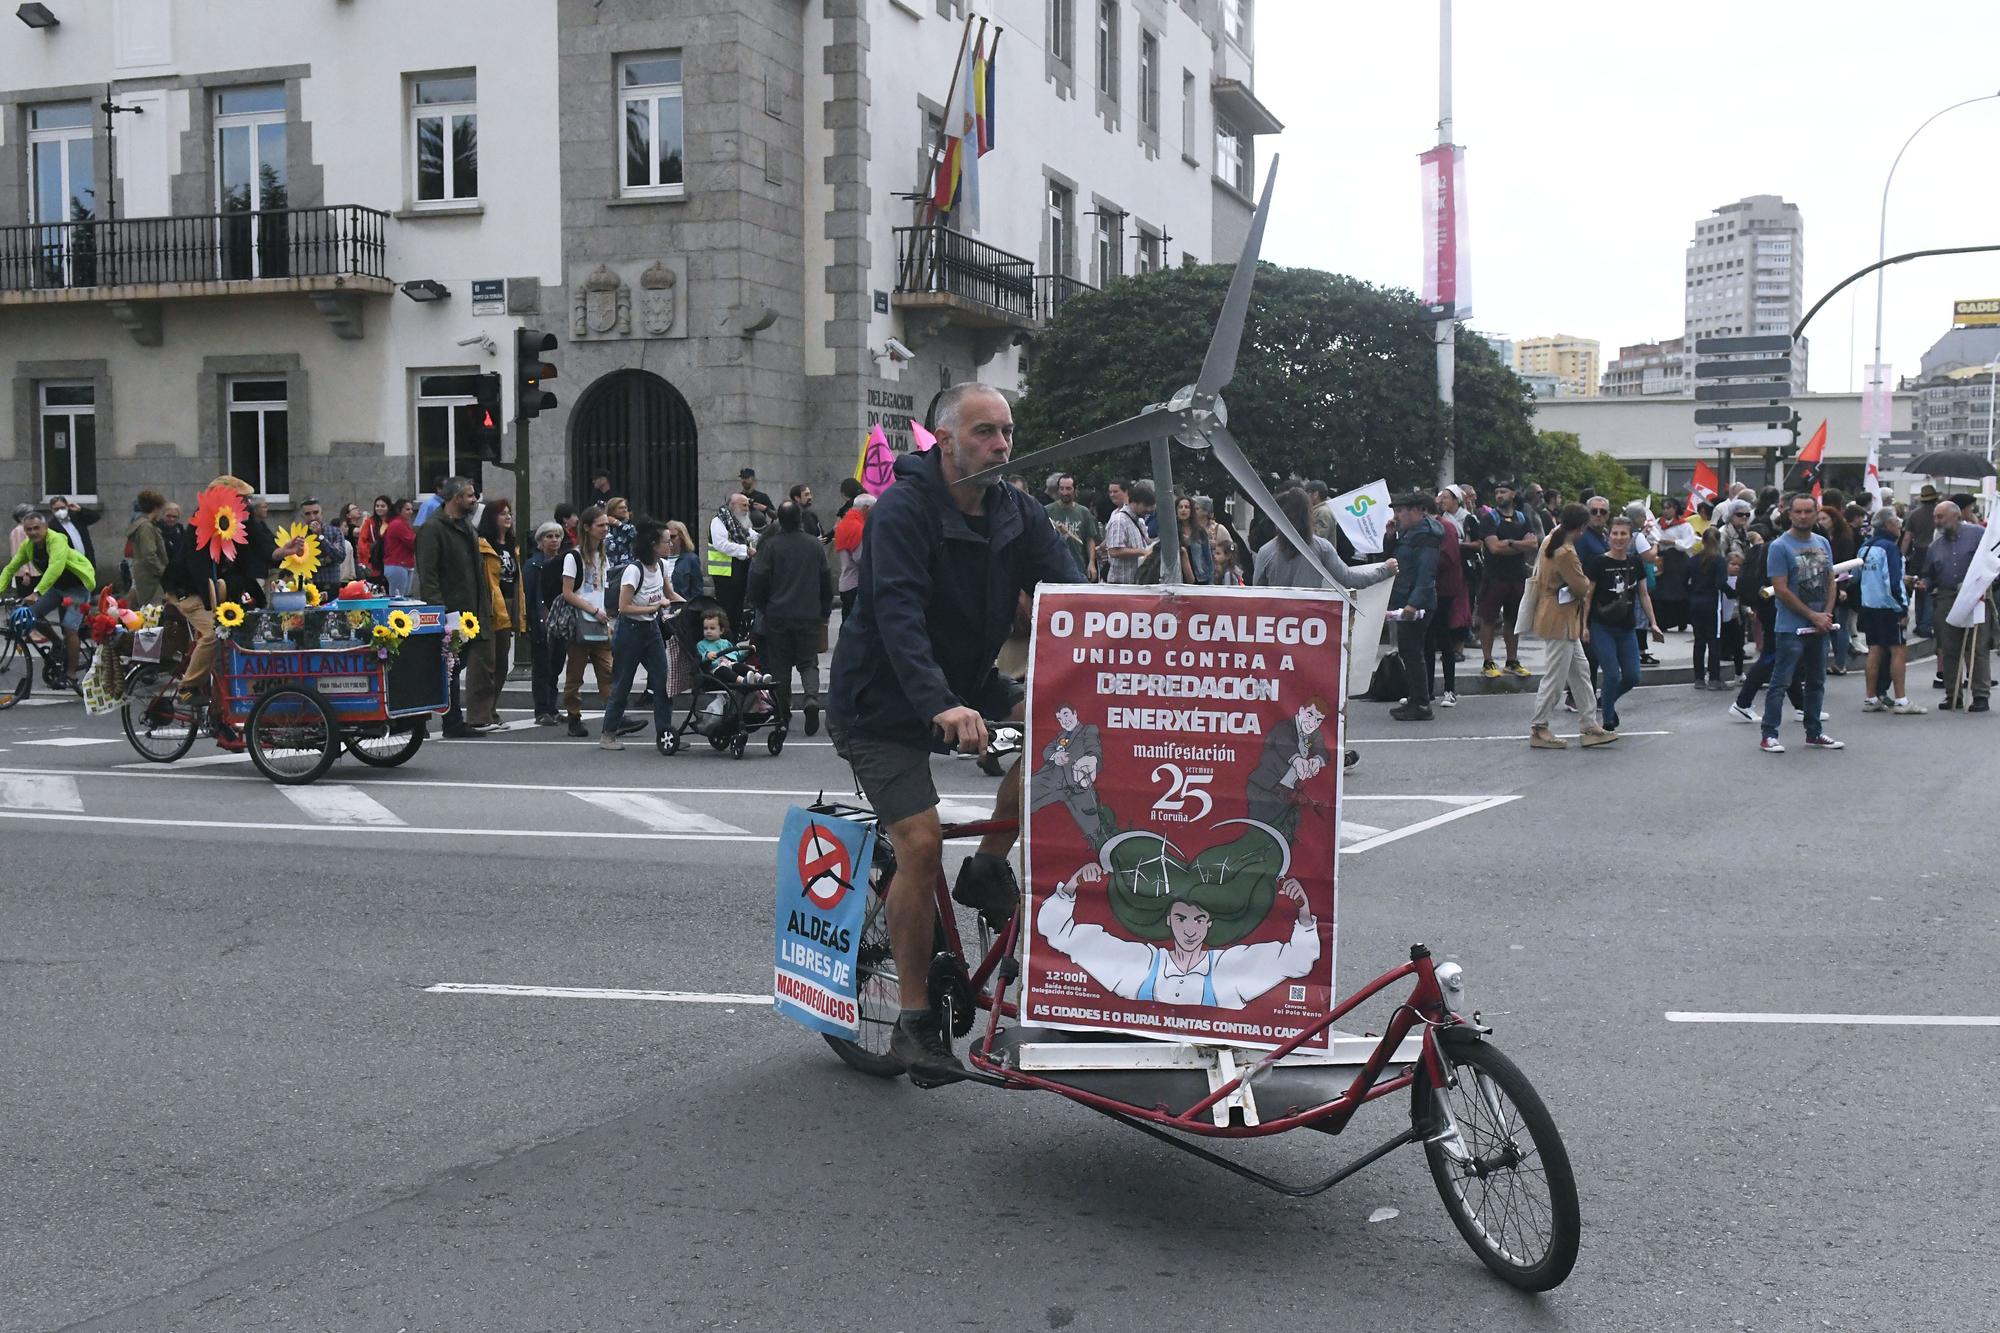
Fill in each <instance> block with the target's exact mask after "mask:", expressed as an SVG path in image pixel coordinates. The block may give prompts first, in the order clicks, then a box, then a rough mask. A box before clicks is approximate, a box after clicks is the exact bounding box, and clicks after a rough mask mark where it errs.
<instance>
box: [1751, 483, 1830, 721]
mask: <svg viewBox="0 0 2000 1333" xmlns="http://www.w3.org/2000/svg"><path fill="white" fill-rule="evenodd" d="M1786 514H1787V515H1788V516H1789V517H1790V519H1791V524H1792V526H1791V529H1790V530H1789V531H1788V532H1786V533H1785V534H1784V535H1783V536H1781V537H1778V538H1776V539H1775V540H1773V541H1772V542H1771V551H1770V554H1769V555H1768V556H1767V557H1765V566H1764V567H1765V570H1766V571H1767V572H1768V573H1769V575H1770V579H1771V594H1772V596H1773V597H1774V598H1775V599H1776V600H1777V609H1778V614H1777V622H1776V624H1775V626H1774V628H1775V630H1776V636H1777V641H1778V642H1777V649H1778V651H1777V661H1776V664H1775V665H1774V666H1773V667H1772V669H1771V684H1770V687H1769V688H1768V689H1767V690H1766V691H1765V694H1764V727H1763V731H1764V736H1763V740H1762V741H1761V742H1759V746H1758V748H1760V749H1762V750H1763V751H1764V753H1766V754H1783V753H1784V752H1785V747H1784V746H1783V745H1781V744H1779V743H1778V725H1779V723H1780V722H1782V721H1783V720H1784V716H1785V690H1786V688H1787V687H1788V686H1789V685H1790V684H1791V683H1792V680H1793V678H1794V677H1795V676H1796V677H1797V678H1798V679H1799V680H1800V682H1801V683H1802V684H1803V685H1804V687H1805V715H1806V748H1807V749H1808V750H1841V749H1845V748H1846V747H1845V746H1843V745H1842V744H1841V743H1840V742H1839V741H1837V740H1835V739H1834V738H1833V737H1831V736H1829V735H1827V734H1826V733H1825V732H1824V731H1822V730H1821V723H1820V708H1821V706H1822V705H1823V704H1824V703H1825V701H1826V640H1825V639H1824V638H1823V637H1821V636H1822V635H1825V634H1827V633H1828V632H1830V631H1831V630H1832V629H1833V595H1834V578H1833V546H1832V544H1831V543H1830V542H1828V541H1827V539H1826V538H1824V537H1822V536H1820V535H1819V532H1818V530H1817V528H1816V527H1815V526H1814V525H1815V523H1816V521H1817V520H1818V518H1819V501H1817V500H1815V499H1813V497H1812V496H1810V495H1794V496H1793V497H1792V499H1791V503H1790V504H1789V505H1787V506H1786Z"/></svg>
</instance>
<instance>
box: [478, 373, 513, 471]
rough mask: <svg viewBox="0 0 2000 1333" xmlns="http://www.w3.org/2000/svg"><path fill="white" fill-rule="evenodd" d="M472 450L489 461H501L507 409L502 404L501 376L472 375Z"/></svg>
mask: <svg viewBox="0 0 2000 1333" xmlns="http://www.w3.org/2000/svg"><path fill="white" fill-rule="evenodd" d="M472 414H473V421H472V452H473V454H474V455H475V456H476V457H479V458H482V459H484V460H485V461H487V462H489V463H497V462H499V461H500V437H501V435H502V433H503V432H502V430H501V427H500V422H501V420H502V419H503V418H504V417H505V416H506V411H505V409H503V408H502V407H501V406H500V376H499V375H498V374H492V375H474V376H473V377H472Z"/></svg>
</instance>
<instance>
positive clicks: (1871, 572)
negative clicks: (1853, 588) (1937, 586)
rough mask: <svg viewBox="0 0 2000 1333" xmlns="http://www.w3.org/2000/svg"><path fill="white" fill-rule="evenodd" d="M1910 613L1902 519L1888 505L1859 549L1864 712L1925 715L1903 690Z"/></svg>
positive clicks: (1876, 518) (1926, 710) (1922, 708)
mask: <svg viewBox="0 0 2000 1333" xmlns="http://www.w3.org/2000/svg"><path fill="white" fill-rule="evenodd" d="M1909 613H1910V604H1909V593H1908V591H1907V589H1906V588H1905V586H1904V578H1903V520H1902V519H1900V518H1898V517H1897V516H1896V511H1895V510H1893V509H1890V508H1887V507H1884V508H1883V509H1881V510H1879V511H1877V513H1876V514H1875V519H1874V524H1873V526H1872V528H1871V529H1870V534H1869V538H1868V545H1866V546H1864V547H1863V548H1862V549H1861V632H1862V634H1863V635H1865V636H1867V639H1868V687H1867V688H1868V697H1867V698H1866V699H1864V700H1863V701H1862V704H1861V708H1862V711H1864V712H1869V713H1880V712H1890V713H1895V714H1897V715H1899V716H1903V717H1909V716H1911V715H1913V714H1918V713H1928V712H1930V711H1931V710H1930V709H1929V708H1927V707H1925V706H1924V705H1923V704H1914V703H1911V702H1910V696H1909V694H1908V693H1907V691H1905V689H1904V688H1903V668H1904V665H1905V663H1906V661H1907V659H1908V657H1909V653H1910V649H1909V645H1908V644H1906V643H1905V642H1904V641H1903V624H1904V622H1905V620H1906V619H1907V618H1908V616H1909Z"/></svg>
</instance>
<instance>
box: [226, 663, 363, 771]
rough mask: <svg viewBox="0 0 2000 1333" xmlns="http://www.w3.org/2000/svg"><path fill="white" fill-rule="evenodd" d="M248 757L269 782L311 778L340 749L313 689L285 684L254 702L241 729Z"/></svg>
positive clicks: (327, 765)
mask: <svg viewBox="0 0 2000 1333" xmlns="http://www.w3.org/2000/svg"><path fill="white" fill-rule="evenodd" d="M243 739H244V742H245V744H246V745H247V747H248V749H249V751H250V762H251V763H253V764H255V765H256V766H257V771H258V772H259V773H262V774H263V775H264V776H265V777H267V778H269V779H270V780H271V781H273V782H277V783H282V784H285V785H287V786H291V785H296V784H300V783H307V782H316V781H318V780H319V778H320V775H321V774H323V773H325V772H326V770H327V769H329V768H332V767H333V761H334V758H335V757H336V756H338V755H339V753H340V732H339V730H338V729H337V728H336V727H335V726H334V722H333V714H331V713H330V712H328V711H327V707H326V703H325V701H324V700H322V699H321V698H320V697H319V695H318V694H316V693H313V692H311V691H309V690H304V689H299V688H297V687H295V686H288V687H285V688H282V689H276V690H272V691H271V692H270V693H269V694H266V695H265V696H264V697H263V698H261V699H259V700H258V701H257V706H256V707H255V708H253V709H251V710H250V717H249V720H248V722H247V723H246V724H245V725H244V728H243Z"/></svg>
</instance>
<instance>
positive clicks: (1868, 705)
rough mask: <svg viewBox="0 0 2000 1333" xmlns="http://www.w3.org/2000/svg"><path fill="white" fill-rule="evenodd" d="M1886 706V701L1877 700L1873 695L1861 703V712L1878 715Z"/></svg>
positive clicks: (1887, 704)
mask: <svg viewBox="0 0 2000 1333" xmlns="http://www.w3.org/2000/svg"><path fill="white" fill-rule="evenodd" d="M1888 706H1889V701H1888V700H1887V699H1877V698H1875V697H1874V696H1873V695H1871V696H1869V697H1868V698H1866V699H1863V700H1862V701H1861V711H1862V712H1864V713H1879V712H1881V711H1882V710H1883V709H1885V708H1887V707H1888Z"/></svg>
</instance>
